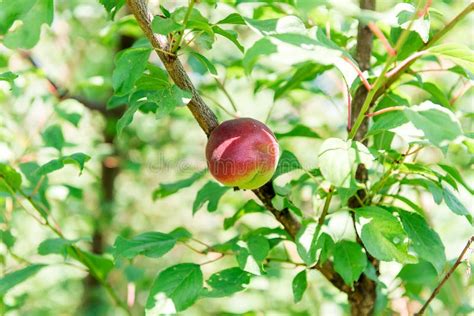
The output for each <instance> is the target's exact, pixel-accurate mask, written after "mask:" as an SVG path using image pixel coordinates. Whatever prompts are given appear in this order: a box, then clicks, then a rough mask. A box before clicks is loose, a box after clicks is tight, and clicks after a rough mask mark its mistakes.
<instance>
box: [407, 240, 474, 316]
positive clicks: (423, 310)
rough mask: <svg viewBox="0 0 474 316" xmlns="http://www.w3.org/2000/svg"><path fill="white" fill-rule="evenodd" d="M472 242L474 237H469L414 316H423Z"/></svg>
mask: <svg viewBox="0 0 474 316" xmlns="http://www.w3.org/2000/svg"><path fill="white" fill-rule="evenodd" d="M473 242H474V236H471V238H469V240H468V241H467V244H466V246H465V247H464V249H463V250H462V251H461V254H460V255H459V257H458V259H457V260H456V262H455V263H454V265H453V266H452V267H451V269H449V271H448V273H446V275H445V276H444V278H443V280H441V282H440V283H439V284H438V286H437V287H436V288H435V289H434V291H433V293H431V295H430V297H429V298H428V300H427V301H426V302H425V304H424V305H423V307H421V309H420V310H419V311H418V313H416V314H415V315H423V313H424V312H425V310H426V309H427V308H428V305H430V303H431V301H432V300H433V299H434V298H435V296H436V295H438V293H439V291H440V290H441V288H442V287H443V285H444V283H446V281H448V279H449V277H450V276H451V275H452V274H453V272H454V271H455V270H456V268H457V267H458V266H459V265H460V264H461V262H462V261H463V258H464V255H465V254H466V252H467V250H468V249H469V247H470V246H471V244H472V243H473Z"/></svg>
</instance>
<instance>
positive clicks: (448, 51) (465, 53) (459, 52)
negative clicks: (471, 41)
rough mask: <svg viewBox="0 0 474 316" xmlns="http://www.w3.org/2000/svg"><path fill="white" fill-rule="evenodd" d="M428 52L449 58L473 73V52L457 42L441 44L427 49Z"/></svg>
mask: <svg viewBox="0 0 474 316" xmlns="http://www.w3.org/2000/svg"><path fill="white" fill-rule="evenodd" d="M428 51H429V52H430V53H432V54H435V55H439V56H443V57H445V58H448V59H450V60H451V61H452V62H454V63H455V64H457V65H459V66H461V67H463V68H465V69H467V70H468V71H469V72H471V73H474V52H473V51H472V50H471V49H469V48H468V47H467V46H464V45H462V44H458V43H450V44H441V45H437V46H433V47H431V48H430V49H429V50H428Z"/></svg>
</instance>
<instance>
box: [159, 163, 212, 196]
mask: <svg viewBox="0 0 474 316" xmlns="http://www.w3.org/2000/svg"><path fill="white" fill-rule="evenodd" d="M206 171H207V170H206V169H204V170H201V171H198V172H196V173H193V174H192V175H191V176H190V177H189V178H186V179H182V180H178V181H176V182H171V183H160V186H159V187H158V189H156V190H155V191H153V200H157V199H162V198H165V197H167V196H169V195H172V194H174V193H176V192H178V191H179V190H181V189H184V188H187V187H190V186H191V185H192V184H193V183H194V182H196V181H197V180H199V179H201V178H202V177H203V176H204V175H205V174H206Z"/></svg>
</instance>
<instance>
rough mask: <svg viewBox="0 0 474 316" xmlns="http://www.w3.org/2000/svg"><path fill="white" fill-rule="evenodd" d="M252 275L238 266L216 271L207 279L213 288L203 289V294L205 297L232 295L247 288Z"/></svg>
mask: <svg viewBox="0 0 474 316" xmlns="http://www.w3.org/2000/svg"><path fill="white" fill-rule="evenodd" d="M250 276H251V274H250V273H248V272H245V271H243V270H242V269H240V268H238V267H234V268H229V269H225V270H222V271H219V272H216V273H214V274H213V275H211V276H210V278H209V279H208V280H207V281H206V283H207V284H208V285H209V286H210V287H211V288H210V289H209V290H207V289H206V291H203V293H202V295H203V296H205V297H224V296H231V295H232V294H234V293H236V292H240V291H242V290H245V286H246V285H247V284H249V282H250Z"/></svg>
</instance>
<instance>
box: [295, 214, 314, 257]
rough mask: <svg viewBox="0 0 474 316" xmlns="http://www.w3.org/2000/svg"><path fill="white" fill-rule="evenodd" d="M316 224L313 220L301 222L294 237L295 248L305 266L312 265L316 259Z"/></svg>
mask: <svg viewBox="0 0 474 316" xmlns="http://www.w3.org/2000/svg"><path fill="white" fill-rule="evenodd" d="M317 226H318V224H317V223H316V222H314V221H306V222H303V224H302V225H301V228H300V230H299V231H298V233H297V234H296V237H295V243H296V250H297V251H298V254H299V255H300V258H301V259H302V260H303V261H304V263H305V264H306V265H307V266H312V265H314V264H315V263H316V261H317V255H316V252H317V249H318V248H317V246H316V245H317V244H316V241H317V240H318V236H317V232H316V229H317Z"/></svg>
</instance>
